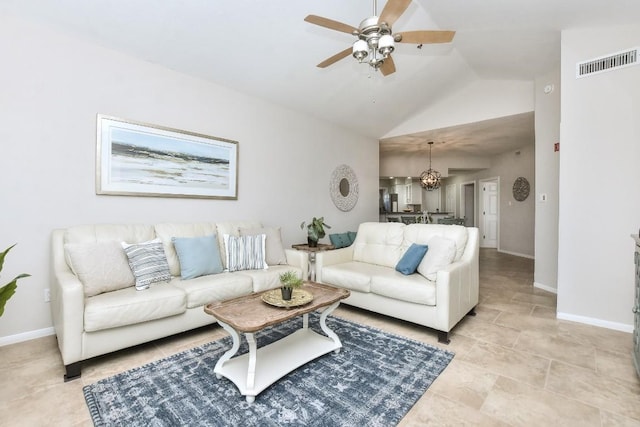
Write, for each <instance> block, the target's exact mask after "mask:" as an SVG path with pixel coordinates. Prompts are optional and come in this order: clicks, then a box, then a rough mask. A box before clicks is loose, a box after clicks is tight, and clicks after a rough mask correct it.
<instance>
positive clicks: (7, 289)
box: [0, 244, 30, 317]
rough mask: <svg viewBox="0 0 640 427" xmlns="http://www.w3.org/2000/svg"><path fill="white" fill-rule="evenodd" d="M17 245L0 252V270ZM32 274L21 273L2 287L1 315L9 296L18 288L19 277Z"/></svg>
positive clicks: (0, 292) (0, 291) (0, 298)
mask: <svg viewBox="0 0 640 427" xmlns="http://www.w3.org/2000/svg"><path fill="white" fill-rule="evenodd" d="M14 246H15V244H14V245H11V246H9V247H8V248H7V249H5V251H4V252H2V253H0V272H1V271H2V267H3V266H4V259H5V257H6V256H7V254H8V253H9V251H10V250H11V249H12V248H13V247H14ZM29 276H30V274H19V275H17V276H16V277H15V278H14V279H13V280H12V281H10V282H9V283H7V284H6V285H4V286H3V287H1V288H0V317H2V315H3V314H4V306H5V305H6V304H7V301H9V298H11V297H12V296H13V294H15V293H16V288H17V287H18V279H22V278H25V277H29Z"/></svg>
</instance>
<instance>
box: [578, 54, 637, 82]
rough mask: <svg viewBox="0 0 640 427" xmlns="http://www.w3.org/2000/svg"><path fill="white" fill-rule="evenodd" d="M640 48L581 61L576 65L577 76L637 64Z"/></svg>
mask: <svg viewBox="0 0 640 427" xmlns="http://www.w3.org/2000/svg"><path fill="white" fill-rule="evenodd" d="M639 51H640V48H634V49H631V50H626V51H623V52H617V53H613V54H611V55H606V56H601V57H599V58H595V59H590V60H588V61H584V62H579V63H578V64H577V65H576V78H581V77H586V76H590V75H592V74H597V73H604V72H605V71H611V70H616V69H618V68H623V67H628V66H630V65H637V64H638V63H639V62H638V52H639Z"/></svg>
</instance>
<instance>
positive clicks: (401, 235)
mask: <svg viewBox="0 0 640 427" xmlns="http://www.w3.org/2000/svg"><path fill="white" fill-rule="evenodd" d="M413 243H416V244H423V245H424V244H426V245H427V246H429V249H428V250H427V253H426V255H425V256H424V258H423V259H422V261H420V265H419V267H418V271H417V272H415V273H414V274H409V275H404V274H402V273H400V272H398V271H396V269H395V267H396V265H397V264H398V262H399V261H400V259H401V258H402V257H403V255H404V254H405V252H406V251H407V250H408V248H409V247H410V246H411V245H412V244H413ZM478 255H479V241H478V229H477V228H472V227H463V226H459V225H437V224H410V225H405V224H402V223H394V222H388V223H377V222H370V223H363V224H361V225H360V227H359V229H358V234H357V236H356V239H355V241H354V243H353V244H352V245H351V246H349V247H347V248H341V249H336V250H332V251H326V252H319V253H318V254H317V255H316V264H315V267H316V281H318V282H321V283H326V284H328V285H333V286H338V287H343V288H346V289H349V290H350V291H351V296H350V297H349V298H347V299H346V300H344V301H343V302H344V303H345V304H349V305H353V306H356V307H360V308H364V309H366V310H370V311H374V312H377V313H381V314H384V315H387V316H391V317H395V318H398V319H402V320H406V321H409V322H413V323H417V324H419V325H423V326H427V327H429V328H433V329H435V330H437V331H438V340H439V341H440V342H443V343H449V332H450V331H451V329H452V328H453V327H454V326H455V325H456V324H457V323H458V322H459V321H460V320H461V319H462V318H463V317H464V316H465V315H466V314H475V312H474V311H473V310H474V308H475V306H476V305H477V304H478V290H479V264H478Z"/></svg>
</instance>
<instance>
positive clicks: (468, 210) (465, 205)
mask: <svg viewBox="0 0 640 427" xmlns="http://www.w3.org/2000/svg"><path fill="white" fill-rule="evenodd" d="M476 204H477V203H476V182H475V181H469V182H463V183H462V184H460V215H461V216H462V218H464V226H465V227H475V226H476V223H477V221H476Z"/></svg>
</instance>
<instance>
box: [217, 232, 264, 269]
mask: <svg viewBox="0 0 640 427" xmlns="http://www.w3.org/2000/svg"><path fill="white" fill-rule="evenodd" d="M265 240H266V236H265V235H264V234H258V235H255V236H239V237H238V236H230V235H228V234H225V235H224V248H225V258H226V261H227V270H228V271H230V272H232V271H240V270H260V269H267V268H268V267H269V266H268V265H267V261H266V259H265V256H264V254H265Z"/></svg>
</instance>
